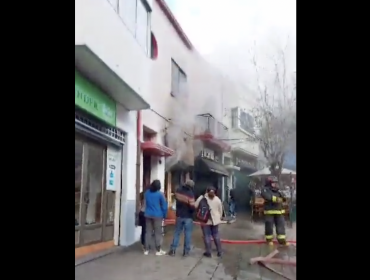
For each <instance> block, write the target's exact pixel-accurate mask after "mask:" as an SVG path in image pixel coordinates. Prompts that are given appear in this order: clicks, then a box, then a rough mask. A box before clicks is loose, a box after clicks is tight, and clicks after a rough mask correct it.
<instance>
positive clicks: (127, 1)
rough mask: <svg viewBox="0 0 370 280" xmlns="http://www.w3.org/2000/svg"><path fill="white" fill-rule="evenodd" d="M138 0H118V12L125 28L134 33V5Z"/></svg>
mask: <svg viewBox="0 0 370 280" xmlns="http://www.w3.org/2000/svg"><path fill="white" fill-rule="evenodd" d="M137 1H139V0H119V2H118V14H119V16H120V17H121V18H122V20H123V21H124V23H125V24H126V26H127V28H128V29H129V30H130V31H131V32H132V33H133V34H134V36H135V35H136V6H137Z"/></svg>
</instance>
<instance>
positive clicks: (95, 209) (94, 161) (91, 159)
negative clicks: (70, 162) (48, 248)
mask: <svg viewBox="0 0 370 280" xmlns="http://www.w3.org/2000/svg"><path fill="white" fill-rule="evenodd" d="M87 147H88V162H87V174H88V179H87V184H86V191H85V194H84V196H85V197H84V203H85V209H86V211H85V217H84V218H85V219H84V220H85V223H86V224H88V225H91V224H100V223H101V222H102V220H101V218H102V217H101V210H102V209H101V206H102V193H103V182H104V180H103V166H104V164H103V161H104V155H103V152H104V150H103V149H102V148H101V147H99V146H95V145H91V144H89V145H88V146H87Z"/></svg>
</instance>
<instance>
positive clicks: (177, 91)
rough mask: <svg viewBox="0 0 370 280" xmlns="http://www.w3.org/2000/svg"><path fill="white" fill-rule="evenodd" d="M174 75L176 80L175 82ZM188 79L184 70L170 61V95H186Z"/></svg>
mask: <svg viewBox="0 0 370 280" xmlns="http://www.w3.org/2000/svg"><path fill="white" fill-rule="evenodd" d="M175 74H176V75H177V78H176V80H177V81H175V79H174V78H175ZM187 84H188V78H187V76H186V73H185V72H184V70H182V69H181V67H180V66H179V65H178V64H177V63H176V61H175V60H174V59H171V95H172V96H173V97H176V96H180V95H182V96H183V95H186V94H187Z"/></svg>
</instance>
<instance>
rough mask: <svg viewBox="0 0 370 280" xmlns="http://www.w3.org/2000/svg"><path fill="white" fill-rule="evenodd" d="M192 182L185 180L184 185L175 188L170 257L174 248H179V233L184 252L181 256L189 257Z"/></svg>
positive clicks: (192, 199) (192, 210)
mask: <svg viewBox="0 0 370 280" xmlns="http://www.w3.org/2000/svg"><path fill="white" fill-rule="evenodd" d="M193 188H194V181H193V180H187V181H186V182H185V185H183V186H181V187H179V188H177V190H176V192H175V198H176V224H175V232H174V236H173V240H172V244H171V248H170V251H169V253H168V254H169V255H170V256H174V255H175V254H176V248H177V247H178V246H179V241H180V235H181V232H182V231H184V250H183V256H184V257H186V256H188V255H189V252H190V249H191V235H192V233H193V213H194V206H195V200H194V191H193Z"/></svg>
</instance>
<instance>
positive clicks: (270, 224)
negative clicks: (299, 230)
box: [261, 176, 286, 245]
mask: <svg viewBox="0 0 370 280" xmlns="http://www.w3.org/2000/svg"><path fill="white" fill-rule="evenodd" d="M277 183H278V179H277V178H276V177H275V176H269V177H267V179H266V184H265V187H264V188H263V189H262V193H261V195H262V197H263V199H264V200H265V202H264V215H265V238H266V242H267V243H268V244H269V245H273V243H272V239H273V237H274V224H275V228H276V239H277V240H278V242H279V244H281V245H286V237H285V220H284V213H285V211H284V208H283V205H282V203H283V202H285V201H286V198H285V197H284V196H283V195H282V193H281V192H280V191H279V188H278V184H277Z"/></svg>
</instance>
